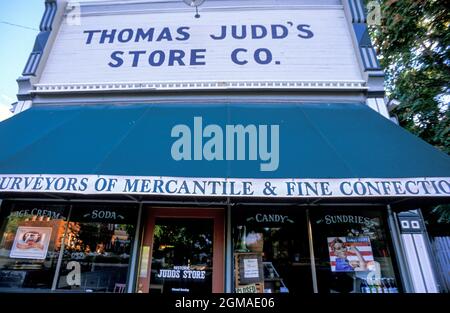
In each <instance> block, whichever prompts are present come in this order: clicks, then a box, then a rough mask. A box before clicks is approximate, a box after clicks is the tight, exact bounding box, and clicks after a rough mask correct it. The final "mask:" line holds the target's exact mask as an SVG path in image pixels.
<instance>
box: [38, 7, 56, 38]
mask: <svg viewBox="0 0 450 313" xmlns="http://www.w3.org/2000/svg"><path fill="white" fill-rule="evenodd" d="M56 9H57V6H56V1H54V0H53V1H52V0H47V1H46V2H45V12H44V15H43V16H42V20H41V24H40V25H39V29H40V30H41V31H42V32H44V31H51V30H52V24H53V20H54V18H55V15H56Z"/></svg>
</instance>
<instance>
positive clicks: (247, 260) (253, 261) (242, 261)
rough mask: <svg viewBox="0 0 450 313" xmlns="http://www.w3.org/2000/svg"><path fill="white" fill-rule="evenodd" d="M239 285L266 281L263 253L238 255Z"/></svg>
mask: <svg viewBox="0 0 450 313" xmlns="http://www.w3.org/2000/svg"><path fill="white" fill-rule="evenodd" d="M237 266H238V275H239V277H238V281H239V285H246V284H253V283H259V282H262V281H264V269H263V262H262V254H261V253H237Z"/></svg>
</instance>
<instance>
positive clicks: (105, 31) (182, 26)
mask: <svg viewBox="0 0 450 313" xmlns="http://www.w3.org/2000/svg"><path fill="white" fill-rule="evenodd" d="M108 82H112V83H118V82H123V83H130V82H134V83H137V84H138V85H139V84H144V83H150V85H147V86H156V87H157V86H158V85H155V84H167V83H174V84H176V83H179V85H172V87H173V88H195V87H198V86H203V87H205V88H208V86H209V87H210V86H216V87H217V86H221V85H223V86H231V87H234V88H240V87H245V86H247V87H249V86H250V87H251V86H254V85H252V84H251V83H252V82H253V83H254V82H259V84H258V85H257V86H258V87H261V88H271V87H275V83H280V82H288V84H287V85H285V86H287V87H289V86H297V85H296V83H305V82H306V83H307V84H309V86H311V87H314V86H321V87H326V86H331V85H330V82H338V83H339V84H347V85H348V86H351V84H353V83H354V84H356V85H358V84H362V82H363V81H362V76H361V73H360V71H359V68H358V61H357V59H356V54H355V51H354V47H353V45H352V41H351V36H350V30H349V27H348V25H347V22H346V18H345V14H344V11H343V9H342V8H326V9H313V8H306V7H305V8H304V9H292V10H277V9H274V10H270V12H269V11H267V10H253V11H248V10H241V11H221V12H218V11H205V12H203V14H202V16H201V18H198V19H196V18H194V17H193V14H192V12H186V13H161V12H159V13H140V14H139V13H135V14H121V15H120V16H118V15H87V16H81V19H80V25H70V23H66V22H63V23H62V25H61V27H60V29H59V33H58V35H57V37H56V40H55V42H54V44H53V47H52V50H51V52H50V55H49V58H48V60H47V62H46V64H45V68H44V71H43V74H42V76H41V79H40V81H39V84H38V86H39V85H41V86H46V85H47V86H50V85H58V84H60V85H61V84H66V85H67V84H68V85H70V84H89V83H91V84H93V83H108ZM245 83H247V85H245ZM289 83H291V85H289ZM189 84H190V85H189ZM138 85H136V86H138ZM356 85H355V86H356ZM139 86H141V85H139ZM278 86H281V85H278Z"/></svg>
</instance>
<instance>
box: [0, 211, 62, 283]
mask: <svg viewBox="0 0 450 313" xmlns="http://www.w3.org/2000/svg"><path fill="white" fill-rule="evenodd" d="M68 212H69V209H68V207H67V206H64V205H40V204H38V205H36V204H30V203H10V204H6V203H5V204H3V205H2V210H1V211H0V290H2V289H9V290H14V289H18V288H20V289H21V290H24V289H51V288H52V284H53V279H54V276H55V269H56V264H57V261H58V255H59V252H60V249H61V239H62V236H63V234H64V232H65V229H66V225H67V214H68Z"/></svg>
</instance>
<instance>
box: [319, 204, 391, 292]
mask: <svg viewBox="0 0 450 313" xmlns="http://www.w3.org/2000/svg"><path fill="white" fill-rule="evenodd" d="M310 212H311V215H310V216H311V228H312V234H313V242H314V257H315V263H316V272H317V287H318V290H319V292H323V293H397V292H399V289H398V288H399V287H398V280H397V275H396V270H395V264H394V260H393V256H392V254H391V251H392V248H391V246H390V238H389V237H388V236H387V226H386V220H385V216H384V215H383V208H376V209H370V208H354V209H344V208H330V209H319V208H318V209H311V210H310Z"/></svg>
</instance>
